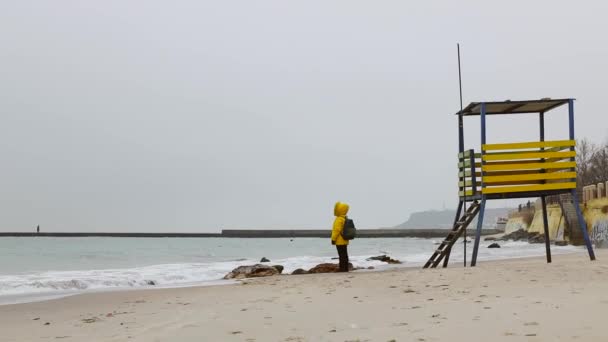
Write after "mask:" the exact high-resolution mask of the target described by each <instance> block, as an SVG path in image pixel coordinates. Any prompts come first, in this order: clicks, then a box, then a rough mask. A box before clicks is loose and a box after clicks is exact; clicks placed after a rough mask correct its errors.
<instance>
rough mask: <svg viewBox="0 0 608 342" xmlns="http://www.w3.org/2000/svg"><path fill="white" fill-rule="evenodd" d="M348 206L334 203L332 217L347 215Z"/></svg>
mask: <svg viewBox="0 0 608 342" xmlns="http://www.w3.org/2000/svg"><path fill="white" fill-rule="evenodd" d="M348 208H349V206H348V204H346V203H342V202H336V205H335V206H334V215H335V216H346V214H348Z"/></svg>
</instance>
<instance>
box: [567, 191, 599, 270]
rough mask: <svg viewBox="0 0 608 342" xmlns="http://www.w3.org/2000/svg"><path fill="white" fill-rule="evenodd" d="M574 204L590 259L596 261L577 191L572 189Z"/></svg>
mask: <svg viewBox="0 0 608 342" xmlns="http://www.w3.org/2000/svg"><path fill="white" fill-rule="evenodd" d="M572 202H573V203H574V209H576V216H577V217H578V225H579V227H581V230H582V233H583V238H584V239H585V245H587V252H588V253H589V259H591V260H595V253H593V247H592V246H591V240H590V239H589V233H587V225H586V224H585V219H584V218H583V213H582V212H581V206H580V205H579V204H578V196H577V194H576V189H572Z"/></svg>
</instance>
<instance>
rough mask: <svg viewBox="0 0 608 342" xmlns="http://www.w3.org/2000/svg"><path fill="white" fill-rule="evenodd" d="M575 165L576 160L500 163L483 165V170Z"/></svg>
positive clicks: (560, 167) (563, 167) (531, 168)
mask: <svg viewBox="0 0 608 342" xmlns="http://www.w3.org/2000/svg"><path fill="white" fill-rule="evenodd" d="M574 167H576V162H558V163H513V164H502V165H484V166H482V170H483V171H512V170H533V169H569V168H574Z"/></svg>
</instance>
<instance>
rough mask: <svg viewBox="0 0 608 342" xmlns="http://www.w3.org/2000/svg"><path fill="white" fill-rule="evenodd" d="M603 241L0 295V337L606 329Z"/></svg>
mask: <svg viewBox="0 0 608 342" xmlns="http://www.w3.org/2000/svg"><path fill="white" fill-rule="evenodd" d="M606 260H608V253H607V251H598V260H597V261H594V262H590V261H589V260H588V258H587V255H586V254H583V253H575V254H569V255H556V256H554V258H553V263H552V264H549V265H548V264H546V263H545V261H544V258H530V259H511V260H503V261H494V262H482V263H480V264H479V265H478V267H476V268H467V269H463V268H462V267H460V266H459V265H456V264H454V265H453V267H451V268H448V269H436V270H422V269H418V268H411V269H397V270H389V271H382V272H354V273H348V274H320V275H300V276H276V277H270V278H259V279H252V280H246V281H244V282H242V283H239V284H235V285H226V286H210V287H191V288H176V289H156V290H137V291H121V292H103V293H90V294H83V295H77V296H72V297H66V298H61V299H56V300H50V301H45V302H37V303H27V304H16V305H4V306H0V322H2V338H1V340H2V341H19V342H21V341H39V340H52V341H56V340H61V341H125V340H130V341H393V340H394V341H446V340H449V339H451V340H453V341H464V340H469V341H483V340H489V339H492V340H494V341H496V340H498V341H572V340H578V341H606V340H607V339H608V331H606V330H605V329H604V328H605V327H604V326H603V324H605V317H604V316H605V313H606V311H607V310H608V287H607V285H606V284H607V283H608V262H607V261H606Z"/></svg>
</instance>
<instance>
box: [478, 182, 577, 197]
mask: <svg viewBox="0 0 608 342" xmlns="http://www.w3.org/2000/svg"><path fill="white" fill-rule="evenodd" d="M575 188H576V182H567V183H551V184H541V185H523V186H522V185H518V186H497V187H488V188H484V189H482V190H481V191H482V193H483V194H484V195H485V194H505V193H510V192H533V191H546V190H561V189H575Z"/></svg>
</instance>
